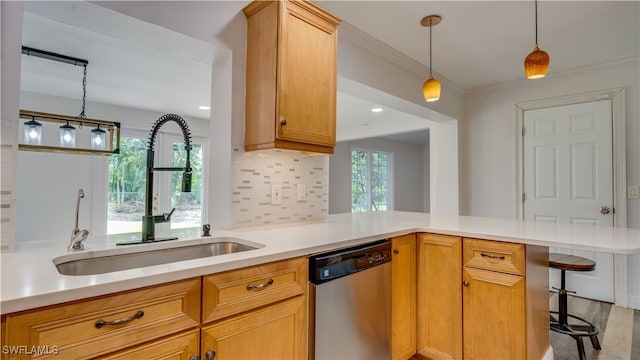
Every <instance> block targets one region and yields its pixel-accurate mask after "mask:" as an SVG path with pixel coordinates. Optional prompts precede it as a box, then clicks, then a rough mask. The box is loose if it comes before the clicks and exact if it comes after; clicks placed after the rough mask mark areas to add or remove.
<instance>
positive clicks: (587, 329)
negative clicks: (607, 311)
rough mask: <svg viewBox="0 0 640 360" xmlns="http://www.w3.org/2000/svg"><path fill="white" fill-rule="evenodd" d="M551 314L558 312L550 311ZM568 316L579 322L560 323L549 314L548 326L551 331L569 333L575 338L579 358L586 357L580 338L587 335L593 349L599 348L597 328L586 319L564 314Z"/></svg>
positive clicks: (581, 359)
mask: <svg viewBox="0 0 640 360" xmlns="http://www.w3.org/2000/svg"><path fill="white" fill-rule="evenodd" d="M550 313H551V314H558V315H562V314H559V313H558V312H557V311H550ZM566 316H567V317H568V318H572V319H575V320H578V321H579V322H580V324H561V323H560V322H559V321H558V318H554V317H553V315H550V322H549V328H550V329H551V330H552V331H555V332H558V333H561V334H565V335H569V336H571V337H572V338H574V339H575V340H576V345H577V346H578V354H579V356H580V360H585V359H586V357H587V356H586V353H585V351H584V343H583V342H582V338H583V337H586V336H588V337H589V339H590V340H591V345H592V346H593V348H594V349H595V350H601V349H602V347H600V341H598V333H599V330H598V329H597V328H596V327H595V326H594V325H593V324H592V323H590V322H588V321H587V320H585V319H583V318H581V317H578V316H575V315H571V314H566Z"/></svg>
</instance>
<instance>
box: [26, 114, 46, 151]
mask: <svg viewBox="0 0 640 360" xmlns="http://www.w3.org/2000/svg"><path fill="white" fill-rule="evenodd" d="M24 143H25V144H29V145H41V144H42V124H40V123H39V122H37V121H36V120H35V119H34V118H33V117H31V120H29V121H27V122H26V123H24Z"/></svg>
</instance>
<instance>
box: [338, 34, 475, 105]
mask: <svg viewBox="0 0 640 360" xmlns="http://www.w3.org/2000/svg"><path fill="white" fill-rule="evenodd" d="M338 38H339V39H341V40H344V41H348V42H349V43H351V44H353V45H354V46H357V47H359V48H361V49H364V50H366V51H368V52H369V53H371V54H373V55H374V56H378V57H380V58H382V59H384V60H386V61H388V62H390V63H392V64H394V65H397V66H399V67H400V68H402V69H404V70H407V71H408V72H410V73H412V74H414V75H415V76H416V77H418V78H424V79H425V80H426V79H427V74H429V68H428V67H427V66H425V65H424V64H422V63H420V62H418V61H416V60H414V59H413V58H411V57H409V56H407V55H405V54H403V53H401V52H400V51H398V50H396V49H394V48H393V47H391V46H389V45H387V44H385V43H384V42H382V41H380V40H378V39H376V38H374V37H372V36H371V35H369V34H367V33H365V32H363V31H362V30H360V29H358V28H356V27H355V26H353V25H351V24H349V23H347V22H343V23H341V24H340V27H339V31H338ZM433 74H434V77H436V78H437V79H438V81H440V83H442V88H443V90H444V89H445V88H446V90H447V91H448V92H451V93H453V94H455V95H458V96H462V95H464V89H463V88H462V87H461V86H460V85H458V84H456V83H455V82H453V81H451V80H449V79H448V78H447V77H445V76H444V75H442V74H440V73H438V72H436V71H434V72H433Z"/></svg>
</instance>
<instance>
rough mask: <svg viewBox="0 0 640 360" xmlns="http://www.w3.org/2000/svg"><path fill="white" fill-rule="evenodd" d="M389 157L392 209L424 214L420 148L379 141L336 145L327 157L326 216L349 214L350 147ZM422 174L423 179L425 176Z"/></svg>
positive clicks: (426, 184) (425, 189) (424, 180)
mask: <svg viewBox="0 0 640 360" xmlns="http://www.w3.org/2000/svg"><path fill="white" fill-rule="evenodd" d="M352 146H359V147H362V148H365V149H371V150H380V151H386V152H390V153H393V208H394V210H398V211H419V212H424V211H428V208H426V209H425V206H424V200H423V199H424V193H428V192H429V170H428V164H429V159H428V158H427V160H426V164H427V170H426V172H425V171H424V168H425V160H424V158H423V154H424V150H423V146H421V145H414V144H408V143H404V142H399V141H392V140H388V139H381V138H371V139H360V140H353V141H343V142H339V143H338V144H337V145H336V148H335V149H334V153H333V155H331V156H330V157H329V189H330V190H331V191H330V192H329V213H330V214H337V213H345V212H351V147H352ZM425 174H426V176H425Z"/></svg>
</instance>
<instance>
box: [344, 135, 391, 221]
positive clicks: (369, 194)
mask: <svg viewBox="0 0 640 360" xmlns="http://www.w3.org/2000/svg"><path fill="white" fill-rule="evenodd" d="M354 150H359V151H364V152H366V153H367V185H368V186H367V192H366V194H365V201H366V206H367V210H366V212H371V211H373V210H372V201H371V198H372V188H373V187H372V186H371V181H372V179H371V173H372V163H371V158H372V156H371V153H373V152H376V153H385V154H387V156H388V158H387V210H384V211H393V210H394V203H395V202H394V198H395V187H394V184H393V178H394V172H393V169H394V156H395V154H394V153H393V152H392V151H388V150H385V149H381V148H376V147H368V146H361V145H351V146H350V148H349V165H350V166H349V169H350V171H349V173H350V174H351V179H353V151H354ZM350 187H351V191H350V193H351V212H353V180H351V182H350Z"/></svg>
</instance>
